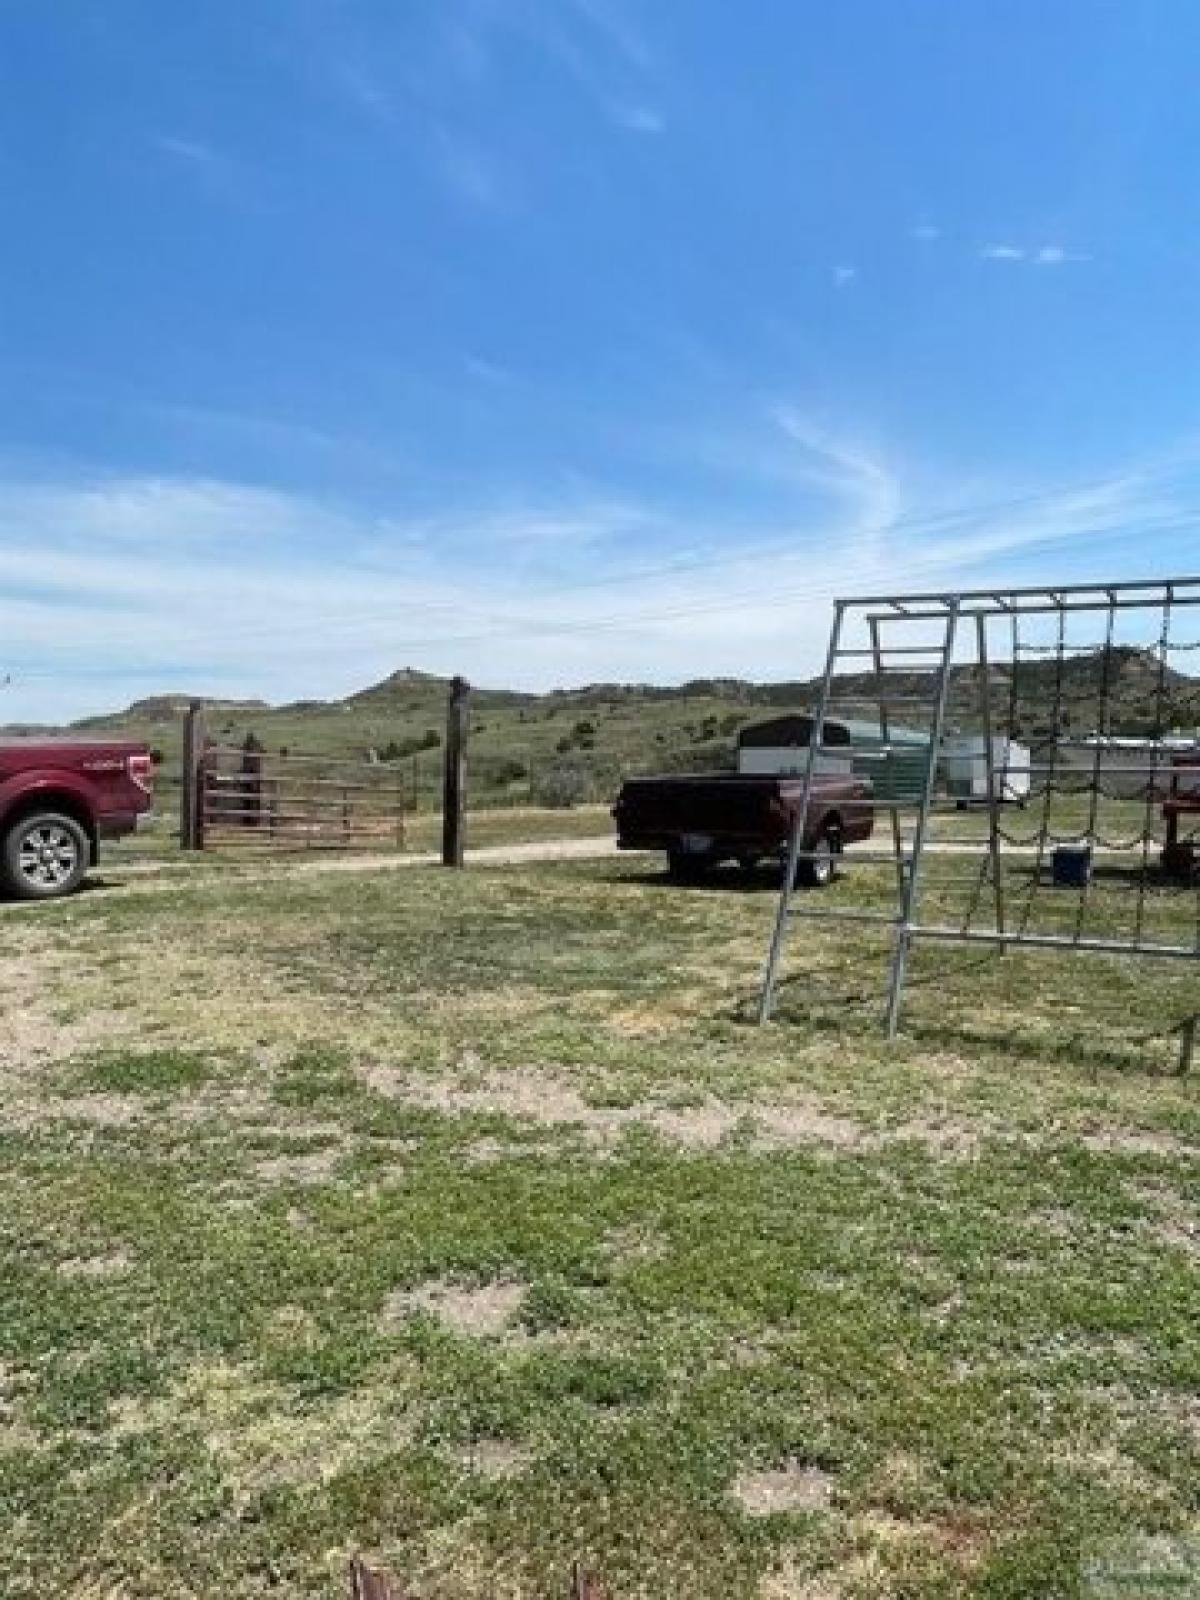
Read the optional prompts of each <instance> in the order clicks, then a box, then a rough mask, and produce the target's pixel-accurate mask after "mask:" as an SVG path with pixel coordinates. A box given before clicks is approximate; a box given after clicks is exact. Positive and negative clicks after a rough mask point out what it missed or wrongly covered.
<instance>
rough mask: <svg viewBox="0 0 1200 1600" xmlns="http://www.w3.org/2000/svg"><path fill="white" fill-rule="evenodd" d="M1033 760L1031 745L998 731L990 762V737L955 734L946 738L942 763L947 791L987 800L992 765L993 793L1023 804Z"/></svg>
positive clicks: (967, 799)
mask: <svg viewBox="0 0 1200 1600" xmlns="http://www.w3.org/2000/svg"><path fill="white" fill-rule="evenodd" d="M1032 760H1033V755H1032V752H1031V751H1030V749H1029V747H1028V745H1023V744H1018V743H1017V741H1016V740H1015V739H1006V738H1005V737H1004V736H1003V735H1002V734H996V735H994V736H993V738H992V758H991V762H990V764H989V762H988V747H987V740H986V739H985V738H984V737H983V735H982V734H951V735H949V737H947V738H945V739H943V740H942V751H941V759H940V760H939V762H938V767H939V770H940V772H941V777H942V782H943V783H944V784H945V786H946V792H947V793H948V794H949V795H950V797H951V798H952V799H954V800H961V801H963V802H964V803H970V802H971V801H974V802H976V803H982V802H985V801H986V800H987V799H988V797H989V795H988V772H989V765H990V771H991V782H992V789H991V793H992V794H993V795H994V796H995V798H996V799H997V800H1003V801H1006V802H1008V803H1010V804H1015V805H1022V804H1023V803H1024V802H1025V801H1026V800H1027V799H1028V798H1029V789H1030V765H1031V763H1032Z"/></svg>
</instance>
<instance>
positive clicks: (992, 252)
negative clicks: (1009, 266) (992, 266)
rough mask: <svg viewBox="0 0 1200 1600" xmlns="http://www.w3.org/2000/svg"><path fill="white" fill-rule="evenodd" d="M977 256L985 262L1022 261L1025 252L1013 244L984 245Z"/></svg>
mask: <svg viewBox="0 0 1200 1600" xmlns="http://www.w3.org/2000/svg"><path fill="white" fill-rule="evenodd" d="M979 254H980V255H981V256H982V257H983V259H984V260H985V261H1024V259H1025V256H1026V252H1025V251H1024V250H1023V249H1022V248H1021V247H1020V245H1015V244H985V245H984V247H983V249H982V250H980V252H979Z"/></svg>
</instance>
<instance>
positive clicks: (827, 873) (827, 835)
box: [795, 828, 841, 889]
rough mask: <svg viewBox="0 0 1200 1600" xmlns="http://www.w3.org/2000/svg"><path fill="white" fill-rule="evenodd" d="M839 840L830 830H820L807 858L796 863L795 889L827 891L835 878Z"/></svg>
mask: <svg viewBox="0 0 1200 1600" xmlns="http://www.w3.org/2000/svg"><path fill="white" fill-rule="evenodd" d="M840 854H841V840H840V839H839V838H838V835H837V834H836V833H835V832H834V831H833V829H832V828H822V829H821V832H820V833H819V834H818V835H817V837H816V838H815V839H814V840H813V843H812V847H811V849H810V850H809V851H808V853H807V856H806V857H804V858H803V859H801V860H800V861H797V863H796V879H795V882H796V887H797V889H828V887H829V885H830V884H831V883H832V882H833V880H834V878H835V877H836V876H837V858H838V856H839V855H840Z"/></svg>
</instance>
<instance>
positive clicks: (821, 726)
mask: <svg viewBox="0 0 1200 1600" xmlns="http://www.w3.org/2000/svg"><path fill="white" fill-rule="evenodd" d="M1181 607H1200V577H1183V578H1172V579H1162V580H1153V579H1150V580H1143V581H1139V582H1131V583H1087V584H1065V585H1045V586H1037V587H1020V588H1011V589H1005V588H991V589H975V590H964V591H961V592H937V591H934V592H925V593H914V594H908V595H860V596H852V597H844V598H842V599H839V600H837V601H835V602H834V622H833V628H832V630H831V634H830V640H829V651H828V655H827V658H826V663H825V672H824V675H823V678H822V682H821V694H820V704H819V709H818V711H817V714H816V717H815V718H814V719H813V723H812V727H811V730H810V733H811V738H810V741H809V745H808V748H807V751H806V756H807V759H806V762H805V772H804V799H803V803H802V814H801V816H800V817H799V818H798V819H797V827H796V828H795V830H794V831H793V834H792V837H791V841H790V846H789V851H788V862H787V867H786V872H785V878H784V886H783V892H782V894H781V897H780V903H779V910H778V914H777V917H776V923H775V932H774V937H773V939H772V945H771V953H770V957H769V960H768V964H767V972H766V976H765V979H764V984H763V990H762V995H761V997H760V1005H759V1013H758V1014H759V1021H760V1022H762V1021H765V1020H766V1019H767V1018H768V1017H769V1016H770V1014H771V1010H772V1007H773V1004H774V998H775V991H776V987H777V983H778V973H779V966H780V963H781V960H782V956H783V950H784V944H785V941H786V936H787V928H788V923H789V919H790V917H791V916H793V915H795V916H799V917H804V918H806V919H809V920H814V921H820V922H846V923H850V924H859V925H873V926H876V927H878V928H879V929H880V930H883V929H890V930H891V931H892V937H893V949H892V961H891V971H890V976H889V980H888V994H887V1007H886V1011H885V1027H886V1031H887V1034H888V1036H889V1037H894V1035H895V1034H896V1032H897V1031H898V1029H899V1025H900V1015H901V1009H902V1005H903V995H904V988H905V982H906V977H907V967H908V957H909V953H910V950H911V948H912V947H913V946H914V945H915V944H916V943H917V942H918V941H920V940H924V939H928V940H931V941H933V942H935V943H947V944H978V945H988V946H991V947H992V948H993V949H995V950H997V952H1003V951H1004V950H1006V949H1011V948H1025V949H1033V950H1044V951H1052V952H1053V951H1057V952H1060V953H1064V954H1065V953H1072V952H1078V953H1081V954H1100V955H1110V956H1132V957H1141V956H1147V957H1152V958H1155V959H1168V960H1182V961H1200V934H1198V939H1197V943H1196V944H1195V945H1181V944H1167V943H1156V942H1147V941H1146V940H1145V939H1144V938H1143V937H1142V925H1141V918H1139V924H1138V927H1137V929H1136V931H1135V932H1134V933H1133V934H1132V935H1131V936H1129V937H1126V938H1116V937H1104V936H1101V935H1093V934H1088V935H1084V934H1083V932H1082V930H1081V929H1080V928H1079V927H1077V928H1076V931H1075V933H1074V934H1056V933H1038V932H1030V931H1029V930H1028V929H1027V928H1026V926H1025V923H1024V919H1015V920H1017V921H1019V922H1020V926H1019V927H1015V928H1010V927H1009V926H1006V922H1007V909H1008V908H1007V907H1006V905H1005V897H1004V890H1003V886H1002V883H1001V879H1002V876H1003V873H1004V871H1005V870H1006V869H1007V868H1008V867H1009V865H1010V863H1011V864H1012V865H1013V866H1014V868H1015V869H1017V870H1020V871H1024V870H1026V866H1027V863H1026V862H1025V860H1024V859H1022V860H1021V861H1020V862H1016V861H1015V860H1012V852H1010V851H1009V850H1008V848H1007V847H1006V846H1005V847H1004V848H1002V841H1003V833H1002V827H1001V809H1000V805H999V803H998V800H997V798H996V796H995V795H994V794H991V793H990V794H989V798H988V805H987V815H988V829H987V833H986V835H984V836H982V837H981V838H979V839H978V840H970V841H967V840H964V841H963V843H964V844H969V845H970V847H971V848H972V849H974V850H977V851H978V852H979V853H980V854H981V855H983V856H984V861H983V862H981V864H980V865H981V870H982V871H983V872H984V875H985V877H986V876H990V877H991V878H992V880H993V885H994V892H995V903H994V923H995V925H994V926H993V927H990V928H989V927H983V928H972V927H970V926H967V925H965V924H964V926H961V927H953V926H947V925H943V924H940V923H930V924H922V923H921V921H920V888H921V869H922V865H923V862H924V857H925V854H926V845H927V841H928V834H929V824H930V819H931V817H932V816H933V815H934V814H935V813H940V811H941V810H942V805H941V804H940V803H939V802H938V801H936V800H935V798H934V789H935V786H936V773H937V757H938V753H939V750H940V746H941V738H942V733H943V730H944V727H945V723H946V717H947V712H948V708H949V707H950V705H951V704H952V703H954V704H957V698H956V688H955V687H954V686H952V684H951V677H952V673H953V668H954V666H955V665H956V663H955V662H954V650H955V644H956V642H957V639H958V636H959V627H960V624H961V623H962V622H964V621H966V620H968V619H973V622H974V627H973V629H972V632H973V633H974V639H973V641H972V642H973V644H974V655H975V660H974V662H973V663H969V664H973V665H977V666H979V667H980V668H981V669H982V670H981V681H980V693H979V702H978V707H977V709H978V711H979V714H980V716H981V719H982V725H983V730H984V731H983V737H984V740H985V749H986V752H987V758H986V763H985V765H986V770H987V773H988V781H989V790H991V789H992V788H993V772H992V760H993V755H992V739H993V737H994V735H995V733H996V731H997V723H996V720H995V715H994V710H993V706H992V703H991V695H992V685H991V682H990V674H989V670H988V669H989V665H990V663H989V651H988V638H987V624H988V621H989V620H990V619H994V618H997V617H1004V618H1007V619H1009V620H1010V621H1011V624H1012V627H1013V629H1014V643H1015V645H1018V646H1019V639H1018V638H1017V635H1016V632H1015V630H1016V628H1017V623H1018V619H1019V618H1022V617H1029V616H1039V615H1050V616H1055V615H1057V616H1058V617H1060V618H1062V617H1063V616H1064V615H1065V614H1066V613H1068V612H1090V613H1094V614H1095V613H1100V614H1103V613H1106V614H1107V615H1108V617H1109V618H1110V619H1111V618H1112V616H1113V615H1114V614H1115V613H1116V612H1119V611H1144V612H1146V613H1151V612H1155V611H1157V612H1159V613H1160V614H1163V613H1165V614H1166V615H1167V616H1168V617H1169V616H1170V615H1171V614H1172V613H1173V612H1175V611H1177V610H1178V609H1179V608H1181ZM851 622H853V623H855V624H856V625H857V626H859V627H861V626H863V625H865V626H866V629H867V630H868V643H867V645H866V647H865V648H864V647H860V646H859V645H857V644H847V645H843V644H842V639H843V637H844V636H845V634H846V631H847V626H848V624H849V623H851ZM888 624H890V625H892V626H893V627H896V626H899V625H902V624H903V625H911V624H925V625H927V626H928V625H930V624H937V625H939V627H940V628H941V629H943V630H944V635H943V637H942V638H941V639H939V640H937V641H935V642H933V643H923V644H911V643H910V644H887V643H885V642H884V640H883V637H882V634H881V629H882V628H883V626H884V625H888ZM1164 631H1165V627H1164ZM1106 636H1107V638H1108V639H1109V642H1110V643H1111V636H1112V635H1111V625H1110V627H1109V629H1108V632H1107V635H1106ZM860 637H861V635H860ZM1048 648H1050V647H1048ZM1052 648H1053V650H1054V652H1055V653H1058V652H1061V651H1062V648H1063V647H1062V631H1061V627H1060V636H1059V643H1058V644H1057V645H1055V646H1053V647H1052ZM1163 648H1164V649H1169V642H1168V643H1167V644H1166V645H1165V646H1163ZM1076 653H1078V650H1077V649H1071V650H1068V651H1066V652H1065V654H1067V655H1070V654H1076ZM893 656H910V657H923V658H926V659H925V660H924V661H923V662H921V663H920V664H919V665H915V666H914V667H913V668H912V669H911V670H913V671H917V672H921V671H926V672H928V674H929V677H930V691H931V692H930V699H929V701H925V702H921V703H923V704H930V703H931V702H932V703H931V712H932V716H931V725H930V729H929V733H930V738H929V745H928V756H929V759H928V763H927V768H926V774H925V781H924V783H923V785H922V789H921V793H920V795H919V796H918V795H913V796H910V797H896V796H889V797H887V798H886V799H879V800H873V801H870V802H864V803H865V804H869V805H870V808H871V810H872V812H873V813H874V814H878V813H880V812H882V811H888V812H889V813H890V814H891V817H892V822H893V840H892V843H893V849H892V851H891V852H887V853H884V852H882V851H864V852H861V853H860V852H858V851H857V850H856V851H853V852H852V853H851V855H850V857H849V859H850V860H852V861H853V860H859V861H863V862H870V863H872V864H877V865H880V866H882V865H886V864H892V865H894V866H895V867H896V871H897V910H896V912H895V914H892V913H884V912H879V911H873V910H867V909H865V908H859V909H855V908H851V907H845V908H842V907H837V906H828V905H826V906H822V907H816V906H812V907H806V906H804V905H803V903H802V904H800V905H798V906H796V907H795V908H794V909H793V908H792V906H791V897H792V889H793V884H794V879H795V871H796V867H797V865H798V864H799V862H800V861H802V860H805V859H811V857H812V854H813V853H812V852H808V851H805V850H804V849H803V848H802V845H803V839H804V830H805V827H806V825H807V820H808V806H809V796H810V792H811V789H812V782H813V777H814V775H815V772H816V762H817V758H818V756H833V757H840V758H842V759H843V760H847V759H848V760H851V761H853V762H855V763H859V762H862V763H876V762H878V763H880V764H886V763H888V762H890V761H891V760H892V759H893V757H894V756H895V754H896V753H897V752H901V751H903V752H906V753H911V752H912V750H913V749H914V748H915V747H914V745H912V744H894V743H893V742H892V740H891V737H890V733H891V729H890V725H889V721H888V710H889V708H890V707H891V706H893V705H897V704H900V703H904V702H902V701H901V700H900V699H899V698H898V697H897V696H894V695H893V696H889V695H888V693H887V690H886V688H884V687H883V686H882V682H881V680H882V679H883V678H884V677H885V676H886V674H887V672H888V670H889V667H888V665H887V664H886V663H888V661H889V658H891V657H893ZM844 658H857V659H859V660H862V661H867V662H870V663H872V665H873V667H874V673H873V674H871V668H870V667H868V668H867V669H866V673H867V674H868V675H873V676H874V678H875V680H876V682H877V683H880V685H881V686H880V688H879V691H878V692H877V693H876V694H875V695H838V694H837V693H836V691H835V689H834V684H833V677H834V668H835V664H836V662H837V661H838V660H840V659H844ZM1021 659H1022V655H1021V650H1020V648H1016V649H1015V652H1014V658H1013V663H1012V670H1013V671H1014V672H1015V671H1016V670H1017V667H1018V664H1019V661H1020V660H1021ZM890 670H892V671H901V670H904V669H903V668H902V667H901V666H898V665H896V666H892V667H891V669H890ZM913 703H917V701H916V697H914V701H913ZM836 704H854V705H865V704H872V705H874V706H875V707H876V709H877V713H878V716H879V722H880V734H881V737H880V739H879V741H878V742H872V743H870V744H868V745H865V746H860V745H827V744H825V742H824V733H825V726H826V723H827V722H828V721H830V720H836V718H830V716H829V711H830V707H831V706H832V705H836ZM1079 748H1080V750H1081V753H1082V754H1083V755H1084V756H1085V758H1086V759H1085V761H1084V762H1083V763H1081V765H1080V766H1078V767H1071V766H1064V765H1063V764H1062V763H1061V762H1057V761H1056V762H1054V763H1046V762H1030V763H1025V762H1022V763H1020V764H1019V767H1018V768H1015V769H1014V770H1019V771H1021V772H1022V773H1025V772H1028V773H1029V775H1030V777H1031V778H1032V777H1034V776H1047V775H1048V776H1050V777H1051V778H1056V777H1057V778H1060V779H1063V780H1065V781H1066V782H1067V783H1068V784H1069V783H1070V779H1071V778H1072V777H1075V778H1077V779H1083V780H1088V781H1087V782H1086V783H1084V785H1083V786H1082V787H1081V788H1080V789H1079V792H1080V793H1082V794H1088V793H1091V794H1095V793H1096V792H1097V777H1096V771H1095V769H1096V768H1099V782H1100V783H1102V782H1103V781H1104V779H1106V778H1108V777H1133V776H1136V777H1140V778H1146V777H1147V776H1152V778H1153V779H1156V780H1161V779H1163V778H1164V777H1165V778H1169V777H1170V776H1171V775H1172V773H1173V771H1178V770H1179V769H1178V766H1177V765H1176V763H1175V762H1174V761H1172V762H1171V764H1170V765H1168V757H1171V756H1172V755H1173V754H1174V753H1173V752H1171V751H1169V750H1163V751H1158V750H1156V751H1155V752H1154V758H1153V759H1152V760H1150V761H1147V762H1134V761H1121V762H1120V763H1119V764H1118V765H1108V764H1106V763H1104V762H1103V760H1102V757H1103V755H1104V753H1105V747H1104V746H1103V745H1102V744H1100V745H1090V746H1083V745H1081V746H1080V747H1079ZM1114 753H1117V752H1114ZM1183 770H1184V771H1189V770H1191V769H1190V768H1189V767H1184V768H1183ZM1038 787H1039V789H1040V788H1042V787H1045V788H1046V789H1047V790H1048V791H1053V789H1054V787H1055V785H1054V784H1053V783H1050V784H1047V785H1045V786H1042V785H1039V786H1038ZM1152 787H1153V788H1154V789H1155V790H1157V788H1158V784H1157V783H1153V784H1152ZM1131 798H1139V797H1137V796H1135V797H1131ZM1147 798H1148V799H1149V798H1153V796H1148V797H1147ZM902 808H903V809H914V810H916V812H917V817H916V823H915V829H914V833H913V836H912V838H911V840H904V841H902V840H901V839H900V837H899V832H898V828H897V827H896V824H897V822H898V816H897V813H898V811H899V810H900V809H902ZM946 809H949V807H948V805H947V806H946ZM954 809H955V810H957V809H958V807H957V806H955V808H954ZM1044 843H1045V838H1043V844H1044ZM1125 853H1126V854H1129V853H1131V852H1128V851H1127V852H1125ZM1133 853H1136V852H1133ZM1143 856H1144V846H1143ZM964 881H966V880H964ZM971 881H972V882H974V878H972V880H971ZM938 882H939V884H940V882H941V880H940V878H939V880H938ZM1145 892H1146V879H1145V864H1144V862H1143V877H1142V880H1141V882H1140V885H1139V894H1140V895H1144V894H1145ZM966 920H967V921H969V920H970V919H969V918H968V919H966ZM1190 1042H1191V1041H1189V1043H1190Z"/></svg>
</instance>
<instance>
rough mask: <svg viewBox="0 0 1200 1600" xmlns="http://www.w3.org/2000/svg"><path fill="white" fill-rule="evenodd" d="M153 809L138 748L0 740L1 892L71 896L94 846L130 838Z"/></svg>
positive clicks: (111, 742) (101, 742)
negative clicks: (120, 838) (122, 835)
mask: <svg viewBox="0 0 1200 1600" xmlns="http://www.w3.org/2000/svg"><path fill="white" fill-rule="evenodd" d="M153 804H154V762H153V759H152V757H151V755H150V751H149V749H148V748H147V746H146V745H144V744H139V743H136V742H134V741H132V740H128V739H95V740H92V739H73V738H69V737H50V736H47V737H41V736H33V737H23V738H11V739H10V738H3V737H0V891H4V892H6V893H8V894H11V895H16V896H18V897H19V898H20V899H22V900H50V899H53V898H54V897H55V896H56V895H62V894H70V893H71V891H72V890H73V889H77V888H78V887H79V885H80V883H81V882H82V881H83V876H84V874H85V873H86V872H87V870H88V867H89V866H92V865H94V863H95V861H96V856H97V852H98V851H99V848H100V840H101V839H116V838H119V837H120V836H121V834H123V833H130V832H132V831H133V829H134V828H137V827H138V826H140V825H141V824H142V823H143V822H144V821H146V820H148V818H149V816H150V812H151V809H152V807H153Z"/></svg>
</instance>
